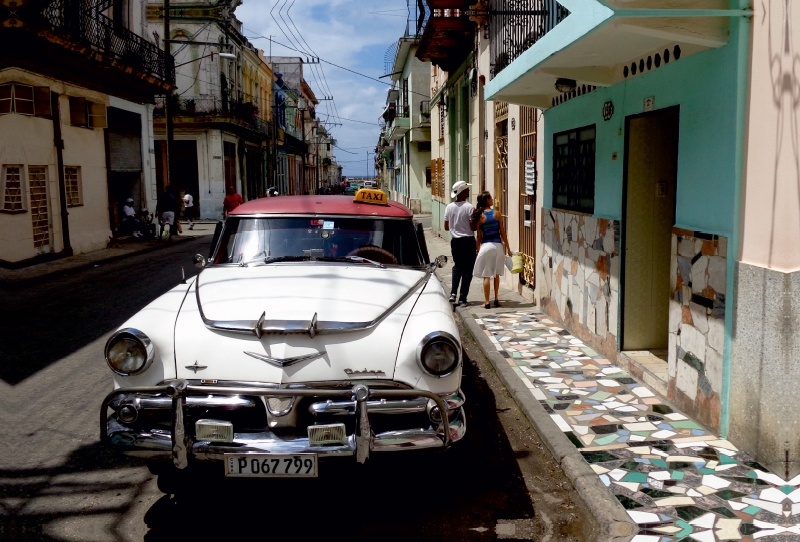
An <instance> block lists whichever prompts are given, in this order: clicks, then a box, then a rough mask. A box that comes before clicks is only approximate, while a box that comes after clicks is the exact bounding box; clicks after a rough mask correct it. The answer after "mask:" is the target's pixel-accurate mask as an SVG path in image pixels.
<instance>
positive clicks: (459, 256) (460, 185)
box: [444, 181, 475, 307]
mask: <svg viewBox="0 0 800 542" xmlns="http://www.w3.org/2000/svg"><path fill="white" fill-rule="evenodd" d="M469 187H470V185H468V184H467V183H466V182H464V181H458V182H457V183H456V184H454V185H453V191H452V192H451V194H450V197H452V198H455V200H456V201H454V202H453V203H450V204H449V205H448V206H447V207H446V208H445V210H444V229H445V230H447V231H449V232H450V237H451V239H450V251H451V252H452V254H453V285H452V288H451V289H450V302H451V303H455V302H456V299H458V306H459V307H466V306H467V296H468V295H469V286H470V282H471V281H472V270H473V268H474V267H475V234H474V232H473V231H472V227H471V226H470V223H469V221H470V217H471V216H472V213H473V212H474V211H475V207H474V206H473V205H472V204H471V203H470V202H469V201H467V200H468V199H469ZM459 284H460V285H461V292H460V295H459Z"/></svg>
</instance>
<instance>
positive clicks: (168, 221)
mask: <svg viewBox="0 0 800 542" xmlns="http://www.w3.org/2000/svg"><path fill="white" fill-rule="evenodd" d="M177 209H178V202H177V201H176V200H175V196H174V195H173V193H172V187H171V186H170V185H167V186H166V187H165V188H164V191H163V192H161V193H160V194H159V195H158V200H157V203H156V216H157V217H158V224H159V226H160V228H159V231H158V239H159V241H160V240H161V237H162V236H163V234H164V228H165V227H166V226H168V227H169V235H168V236H167V240H170V239H172V232H173V231H174V229H175V211H176V210H177Z"/></svg>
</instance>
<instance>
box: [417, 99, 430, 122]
mask: <svg viewBox="0 0 800 542" xmlns="http://www.w3.org/2000/svg"><path fill="white" fill-rule="evenodd" d="M419 121H420V123H422V124H425V123H426V122H430V121H431V102H430V100H422V101H421V102H419Z"/></svg>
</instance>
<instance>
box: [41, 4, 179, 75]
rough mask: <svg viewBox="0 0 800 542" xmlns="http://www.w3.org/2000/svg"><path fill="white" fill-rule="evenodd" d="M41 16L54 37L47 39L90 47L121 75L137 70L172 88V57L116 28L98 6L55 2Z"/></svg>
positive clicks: (133, 35) (142, 39) (128, 31)
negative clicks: (61, 40)
mask: <svg viewBox="0 0 800 542" xmlns="http://www.w3.org/2000/svg"><path fill="white" fill-rule="evenodd" d="M41 14H42V16H43V18H44V20H45V21H46V23H47V26H49V30H50V31H52V32H53V33H54V34H55V36H47V37H51V38H55V39H56V40H58V39H59V38H61V39H65V40H67V41H68V42H71V43H72V44H76V45H80V46H82V47H84V48H85V46H88V47H89V48H90V49H91V50H92V52H94V53H99V54H100V55H101V57H102V59H103V60H105V61H106V62H107V63H109V64H111V65H113V66H116V67H118V68H120V70H122V71H127V72H130V71H132V70H135V71H137V72H140V73H141V74H143V75H145V76H149V77H152V78H156V79H157V80H159V81H160V82H161V83H164V84H167V85H169V86H171V85H172V84H173V82H174V81H175V67H174V62H173V60H172V57H170V56H168V55H167V54H166V53H165V52H164V51H163V50H161V49H159V48H158V47H157V46H155V45H154V44H152V43H150V42H149V41H147V40H145V39H144V38H142V37H141V36H139V35H137V34H135V33H134V32H131V31H130V30H128V29H127V28H124V27H122V26H120V25H118V24H115V23H114V21H112V20H111V19H110V18H108V17H106V16H105V15H103V14H102V13H100V11H99V10H98V9H97V8H96V7H95V6H93V5H90V4H88V3H84V2H78V1H76V0H53V1H52V2H50V3H49V4H47V6H46V7H45V8H44V9H43V10H42V13H41ZM40 35H41V34H40ZM64 45H66V44H64ZM92 56H94V59H97V58H98V57H97V55H92Z"/></svg>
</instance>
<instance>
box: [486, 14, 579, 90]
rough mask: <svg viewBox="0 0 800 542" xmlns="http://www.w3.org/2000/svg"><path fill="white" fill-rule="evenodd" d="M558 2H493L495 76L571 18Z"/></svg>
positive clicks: (490, 20) (493, 72)
mask: <svg viewBox="0 0 800 542" xmlns="http://www.w3.org/2000/svg"><path fill="white" fill-rule="evenodd" d="M568 15H569V11H568V10H567V9H566V8H564V7H563V6H561V4H559V3H558V2H557V1H556V0H490V8H489V36H490V43H491V45H490V48H491V49H490V53H491V74H492V76H495V75H497V74H498V73H500V71H501V70H503V68H505V67H506V66H508V65H509V64H511V63H512V62H513V61H514V60H516V58H517V57H519V55H521V54H522V53H524V52H525V51H526V50H528V49H529V48H530V47H531V46H532V45H533V44H534V43H536V42H537V41H539V40H540V39H542V37H543V36H544V35H545V34H547V33H548V32H550V31H551V30H552V29H553V28H555V26H556V25H557V24H558V23H560V22H561V21H563V20H564V19H566V18H567V16H568Z"/></svg>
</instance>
